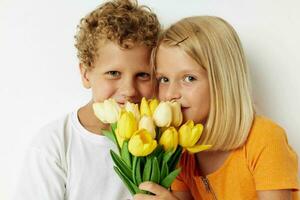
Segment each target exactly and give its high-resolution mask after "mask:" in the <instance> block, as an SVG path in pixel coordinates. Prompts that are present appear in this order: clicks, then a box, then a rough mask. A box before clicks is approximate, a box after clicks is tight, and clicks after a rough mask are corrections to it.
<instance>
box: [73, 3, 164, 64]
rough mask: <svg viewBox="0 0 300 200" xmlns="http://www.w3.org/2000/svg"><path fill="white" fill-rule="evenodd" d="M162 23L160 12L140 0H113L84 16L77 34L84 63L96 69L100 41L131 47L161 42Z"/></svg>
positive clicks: (79, 52) (77, 44) (78, 46)
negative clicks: (154, 11)
mask: <svg viewBox="0 0 300 200" xmlns="http://www.w3.org/2000/svg"><path fill="white" fill-rule="evenodd" d="M160 29H161V27H160V23H159V21H158V19H157V17H156V15H155V14H154V13H153V12H152V11H151V10H150V8H148V7H146V6H139V5H138V3H137V1H136V0H111V1H108V2H106V3H104V4H102V5H100V6H99V7H98V8H96V9H95V10H93V11H92V12H91V13H89V14H88V15H87V16H85V17H84V18H82V19H81V21H80V24H79V25H78V26H77V33H76V35H75V47H76V48H77V56H78V58H79V61H80V63H82V64H83V65H84V66H85V67H87V68H93V63H94V62H95V59H96V58H97V53H98V45H99V42H103V41H112V42H115V43H117V44H118V45H119V46H120V47H122V48H125V49H129V48H132V47H134V46H135V45H145V46H147V47H149V48H150V49H152V48H154V47H155V46H156V45H157V39H158V35H159V32H160Z"/></svg>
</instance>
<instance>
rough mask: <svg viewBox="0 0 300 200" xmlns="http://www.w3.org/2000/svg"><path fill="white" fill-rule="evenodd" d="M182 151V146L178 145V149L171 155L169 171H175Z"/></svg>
mask: <svg viewBox="0 0 300 200" xmlns="http://www.w3.org/2000/svg"><path fill="white" fill-rule="evenodd" d="M181 152H182V147H181V146H178V147H177V149H176V151H175V152H174V154H173V155H172V156H171V158H170V159H169V161H168V166H169V171H173V170H174V169H175V168H176V166H177V164H178V161H179V159H180V156H181Z"/></svg>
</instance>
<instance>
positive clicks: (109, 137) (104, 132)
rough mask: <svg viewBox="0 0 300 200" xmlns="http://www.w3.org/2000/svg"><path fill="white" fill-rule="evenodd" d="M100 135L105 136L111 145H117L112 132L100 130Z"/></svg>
mask: <svg viewBox="0 0 300 200" xmlns="http://www.w3.org/2000/svg"><path fill="white" fill-rule="evenodd" d="M102 134H103V135H105V136H106V137H107V138H108V139H110V140H111V141H112V142H113V143H115V144H116V145H118V142H117V138H116V137H115V135H114V133H113V132H112V131H108V130H102Z"/></svg>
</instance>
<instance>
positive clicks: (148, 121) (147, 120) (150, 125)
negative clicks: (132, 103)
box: [139, 115, 156, 139]
mask: <svg viewBox="0 0 300 200" xmlns="http://www.w3.org/2000/svg"><path fill="white" fill-rule="evenodd" d="M140 129H146V130H147V131H148V132H149V133H150V135H151V137H152V138H153V139H155V137H156V132H155V126H154V122H153V119H152V118H151V117H149V116H147V115H144V116H143V117H142V118H141V120H140V122H139V130H140Z"/></svg>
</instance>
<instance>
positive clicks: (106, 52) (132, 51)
mask: <svg viewBox="0 0 300 200" xmlns="http://www.w3.org/2000/svg"><path fill="white" fill-rule="evenodd" d="M150 56H151V48H149V47H147V46H144V45H135V46H133V47H132V48H129V49H125V48H122V47H120V46H119V45H118V44H117V43H115V42H111V41H107V42H100V43H99V45H98V51H97V57H96V60H95V65H96V66H126V67H148V66H149V63H150Z"/></svg>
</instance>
